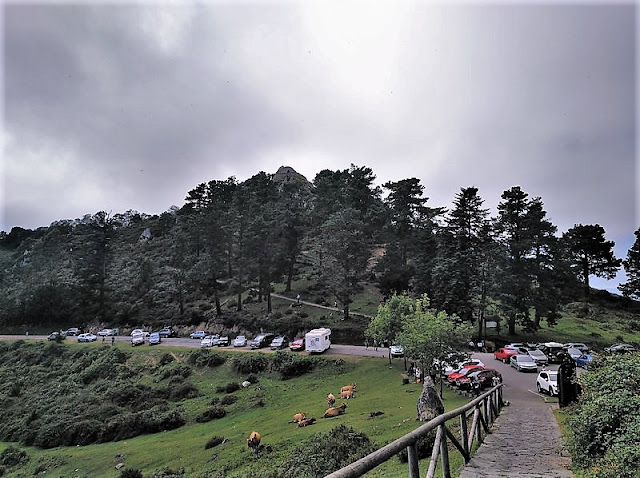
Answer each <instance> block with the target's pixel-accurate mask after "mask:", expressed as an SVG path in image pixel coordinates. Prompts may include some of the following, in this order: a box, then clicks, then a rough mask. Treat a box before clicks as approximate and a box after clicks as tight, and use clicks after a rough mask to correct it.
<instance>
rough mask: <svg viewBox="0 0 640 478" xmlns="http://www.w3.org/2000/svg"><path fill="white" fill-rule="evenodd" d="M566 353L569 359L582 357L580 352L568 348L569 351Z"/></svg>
mask: <svg viewBox="0 0 640 478" xmlns="http://www.w3.org/2000/svg"><path fill="white" fill-rule="evenodd" d="M567 353H568V354H569V357H571V358H572V359H573V360H575V359H577V358H578V357H580V356H581V355H582V350H580V349H574V348H570V349H567Z"/></svg>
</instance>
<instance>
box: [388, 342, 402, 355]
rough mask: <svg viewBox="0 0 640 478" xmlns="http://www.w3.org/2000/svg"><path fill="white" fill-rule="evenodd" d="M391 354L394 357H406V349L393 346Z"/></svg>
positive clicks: (390, 350) (400, 346)
mask: <svg viewBox="0 0 640 478" xmlns="http://www.w3.org/2000/svg"><path fill="white" fill-rule="evenodd" d="M389 352H390V353H391V356H392V357H404V347H403V346H402V345H392V346H391V349H389Z"/></svg>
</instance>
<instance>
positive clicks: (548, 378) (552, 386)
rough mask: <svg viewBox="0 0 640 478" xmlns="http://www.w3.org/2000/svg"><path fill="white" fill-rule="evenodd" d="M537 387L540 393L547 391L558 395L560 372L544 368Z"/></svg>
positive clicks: (539, 375) (552, 394)
mask: <svg viewBox="0 0 640 478" xmlns="http://www.w3.org/2000/svg"><path fill="white" fill-rule="evenodd" d="M536 388H537V389H538V392H539V393H542V392H547V393H548V394H549V395H551V396H554V395H558V372H556V371H553V370H542V371H541V372H540V373H539V374H538V379H537V380H536Z"/></svg>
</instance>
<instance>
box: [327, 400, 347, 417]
mask: <svg viewBox="0 0 640 478" xmlns="http://www.w3.org/2000/svg"><path fill="white" fill-rule="evenodd" d="M346 409H347V404H346V403H345V402H342V405H340V406H339V407H331V408H328V409H327V411H326V412H324V415H322V418H332V417H337V416H338V415H342V414H344V412H345V410H346Z"/></svg>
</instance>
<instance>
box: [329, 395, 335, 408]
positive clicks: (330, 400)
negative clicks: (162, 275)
mask: <svg viewBox="0 0 640 478" xmlns="http://www.w3.org/2000/svg"><path fill="white" fill-rule="evenodd" d="M335 404H336V397H335V395H334V394H333V393H330V394H329V395H327V405H329V406H330V407H333V406H334V405H335Z"/></svg>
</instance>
